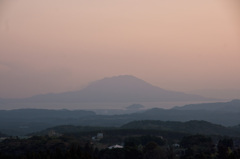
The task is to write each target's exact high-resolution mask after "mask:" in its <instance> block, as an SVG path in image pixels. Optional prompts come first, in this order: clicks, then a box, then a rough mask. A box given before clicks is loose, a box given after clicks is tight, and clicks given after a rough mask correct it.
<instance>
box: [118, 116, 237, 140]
mask: <svg viewBox="0 0 240 159" xmlns="http://www.w3.org/2000/svg"><path fill="white" fill-rule="evenodd" d="M121 128H125V129H156V130H165V131H177V132H184V133H189V134H204V135H223V136H225V135H226V136H240V134H239V132H240V131H237V130H236V129H235V130H233V129H231V128H228V127H224V126H222V125H217V124H212V123H210V122H206V121H197V120H192V121H188V122H177V121H159V120H142V121H133V122H130V123H128V124H125V125H123V126H122V127H121Z"/></svg>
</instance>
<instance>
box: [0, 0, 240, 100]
mask: <svg viewBox="0 0 240 159" xmlns="http://www.w3.org/2000/svg"><path fill="white" fill-rule="evenodd" d="M238 1H239V0H211V1H209V0H201V1H200V0H181V1H179V0H101V1H99V0H41V1H39V0H17V1H15V0H0V97H1V98H23V97H29V96H33V95H36V94H45V93H59V92H65V91H74V90H79V89H81V88H83V87H85V86H87V85H88V84H89V83H90V82H92V81H95V80H99V79H102V78H104V77H111V76H117V75H133V76H136V77H138V78H141V79H143V80H145V81H147V82H149V83H151V84H153V85H156V86H159V87H161V88H164V89H169V90H176V91H183V92H186V91H193V90H199V89H230V90H231V89H234V90H240V85H239V81H240V74H239V70H240V62H239V61H240V3H239V2H238Z"/></svg>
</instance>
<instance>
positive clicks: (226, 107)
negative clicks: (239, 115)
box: [174, 99, 240, 112]
mask: <svg viewBox="0 0 240 159" xmlns="http://www.w3.org/2000/svg"><path fill="white" fill-rule="evenodd" d="M174 109H178V110H207V111H222V112H240V100H238V99H235V100H232V101H230V102H217V103H202V104H189V105H185V106H181V107H174Z"/></svg>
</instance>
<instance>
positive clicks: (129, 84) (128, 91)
mask: <svg viewBox="0 0 240 159" xmlns="http://www.w3.org/2000/svg"><path fill="white" fill-rule="evenodd" d="M11 100H13V101H17V102H21V101H23V102H66V103H68V102H135V103H138V102H159V101H161V102H162V101H164V102H166V101H167V102H168V101H171V102H175V101H208V100H211V99H210V98H206V97H202V96H199V95H192V94H186V93H183V92H177V91H169V90H165V89H162V88H160V87H157V86H153V85H152V84H150V83H147V82H145V81H144V80H142V79H139V78H137V77H134V76H131V75H121V76H114V77H108V78H104V79H101V80H97V81H94V82H92V83H90V84H89V85H88V86H87V87H85V88H83V89H81V90H78V91H71V92H63V93H49V94H41V95H36V96H32V97H29V98H23V99H9V100H7V101H11Z"/></svg>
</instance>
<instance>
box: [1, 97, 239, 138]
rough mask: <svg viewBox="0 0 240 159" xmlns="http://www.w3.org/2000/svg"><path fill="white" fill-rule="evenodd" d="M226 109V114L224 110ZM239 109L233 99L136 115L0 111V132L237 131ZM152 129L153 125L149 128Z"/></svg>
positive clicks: (33, 110)
mask: <svg viewBox="0 0 240 159" xmlns="http://www.w3.org/2000/svg"><path fill="white" fill-rule="evenodd" d="M211 105H212V106H211ZM223 105H224V106H223ZM200 106H201V107H200ZM132 107H134V108H136V107H137V108H140V107H142V106H141V105H131V106H130V108H132ZM195 107H196V108H195ZM211 107H212V108H211ZM213 108H214V109H213ZM226 109H227V110H228V111H225V110H226ZM239 110H240V103H239V100H233V101H230V102H225V103H206V104H201V105H187V106H183V107H177V108H173V109H161V108H153V109H148V110H142V109H139V112H136V113H130V112H131V111H132V109H129V110H128V109H126V110H125V114H121V115H98V114H96V113H94V112H92V111H85V110H72V111H70V110H47V109H19V110H8V111H7V110H2V111H0V132H2V133H4V134H9V135H19V134H21V135H23V134H27V133H32V132H36V131H40V130H43V129H46V128H48V127H53V126H57V125H80V126H97V127H120V126H122V125H124V124H126V123H129V122H132V121H139V120H161V121H178V122H186V121H190V120H204V121H207V122H211V123H214V124H220V125H224V126H235V129H237V130H240V128H239V124H240V111H239ZM128 111H129V112H128ZM200 124H201V123H200ZM136 126H137V125H136ZM147 126H149V125H147ZM155 126H156V125H155ZM155 126H154V125H153V127H155ZM199 126H200V125H199ZM203 128H204V127H203Z"/></svg>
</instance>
